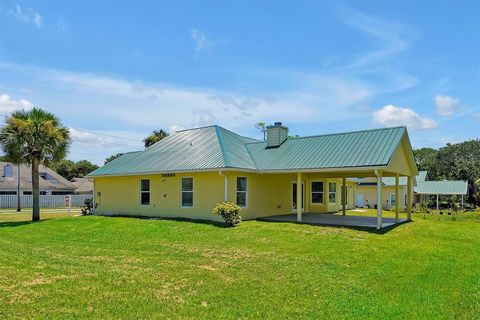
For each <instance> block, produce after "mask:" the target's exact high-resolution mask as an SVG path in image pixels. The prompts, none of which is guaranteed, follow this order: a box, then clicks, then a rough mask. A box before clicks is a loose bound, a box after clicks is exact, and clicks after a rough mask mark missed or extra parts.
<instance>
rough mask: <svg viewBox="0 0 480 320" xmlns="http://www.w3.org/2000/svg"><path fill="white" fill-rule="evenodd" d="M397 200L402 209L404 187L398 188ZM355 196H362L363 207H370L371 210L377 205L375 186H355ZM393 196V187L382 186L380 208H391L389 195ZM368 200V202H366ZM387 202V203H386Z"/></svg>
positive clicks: (405, 192)
mask: <svg viewBox="0 0 480 320" xmlns="http://www.w3.org/2000/svg"><path fill="white" fill-rule="evenodd" d="M398 193H399V198H400V202H399V204H400V207H401V208H403V207H404V205H405V203H406V199H405V195H406V194H407V187H406V186H399V188H398ZM356 194H357V195H358V194H363V197H364V205H365V206H366V205H367V204H369V205H370V208H373V207H374V205H376V204H377V187H376V186H357V187H356ZM391 194H395V187H393V186H383V187H382V207H387V208H390V207H391V202H390V195H391ZM367 200H368V202H367ZM387 201H388V202H387Z"/></svg>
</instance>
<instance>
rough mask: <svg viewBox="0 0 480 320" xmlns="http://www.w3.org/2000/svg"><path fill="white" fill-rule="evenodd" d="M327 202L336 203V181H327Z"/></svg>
mask: <svg viewBox="0 0 480 320" xmlns="http://www.w3.org/2000/svg"><path fill="white" fill-rule="evenodd" d="M328 203H337V183H335V182H329V183H328Z"/></svg>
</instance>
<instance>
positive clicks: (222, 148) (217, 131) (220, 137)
mask: <svg viewBox="0 0 480 320" xmlns="http://www.w3.org/2000/svg"><path fill="white" fill-rule="evenodd" d="M213 127H214V128H215V134H216V136H217V139H218V144H219V145H220V152H222V158H223V165H224V166H225V167H226V166H227V163H228V158H227V153H226V152H225V141H224V140H223V134H222V133H221V132H220V126H217V125H214V126H213Z"/></svg>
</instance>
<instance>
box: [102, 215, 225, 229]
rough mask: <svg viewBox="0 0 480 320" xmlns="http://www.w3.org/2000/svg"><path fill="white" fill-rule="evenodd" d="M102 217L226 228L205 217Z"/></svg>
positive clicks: (221, 223)
mask: <svg viewBox="0 0 480 320" xmlns="http://www.w3.org/2000/svg"><path fill="white" fill-rule="evenodd" d="M102 217H107V218H134V219H140V220H166V221H177V222H189V223H198V224H204V225H211V226H214V227H217V228H227V226H226V225H225V224H224V223H223V222H220V221H213V220H206V219H190V218H180V217H149V216H130V215H108V216H107V215H105V216H102Z"/></svg>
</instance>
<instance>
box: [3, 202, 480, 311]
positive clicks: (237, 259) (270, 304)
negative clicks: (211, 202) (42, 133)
mask: <svg viewBox="0 0 480 320" xmlns="http://www.w3.org/2000/svg"><path fill="white" fill-rule="evenodd" d="M356 214H358V213H356ZM364 214H374V212H373V211H372V210H370V211H369V212H367V213H364ZM390 214H391V213H386V215H390ZM44 217H45V218H48V220H44V221H41V222H38V223H29V222H27V221H26V220H27V219H28V218H29V217H28V216H27V215H25V214H22V215H12V214H4V215H0V318H1V319H8V318H35V319H44V318H53V319H55V318H103V319H110V318H117V319H118V318H122V319H139V318H143V319H145V318H190V319H206V318H219V319H220V318H221V319H225V318H230V319H237V318H244V319H262V318H281V319H285V318H306V319H313V318H322V317H323V318H330V319H362V318H363V319H374V318H376V319H383V318H386V319H415V318H416V319H473V318H477V319H478V317H479V315H480V216H479V214H476V215H474V214H471V215H468V216H465V217H463V216H460V217H455V218H452V217H451V216H438V215H434V216H432V215H428V216H423V215H415V216H414V220H415V221H414V222H413V223H408V224H403V225H400V226H399V227H397V228H395V229H393V230H390V231H388V232H379V233H377V232H376V231H374V230H372V231H365V230H353V229H346V228H334V227H318V226H307V225H297V224H289V223H268V222H256V221H248V222H244V223H242V224H241V225H240V226H239V227H236V228H233V229H226V228H221V227H218V226H216V225H213V224H208V223H195V222H184V221H172V220H142V219H133V218H108V217H91V216H90V217H83V216H80V217H74V216H71V217H68V216H66V215H65V214H59V213H51V214H44Z"/></svg>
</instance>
